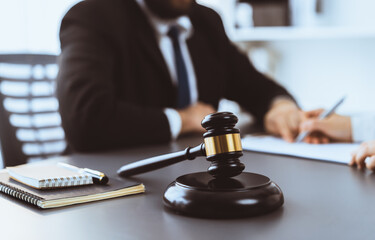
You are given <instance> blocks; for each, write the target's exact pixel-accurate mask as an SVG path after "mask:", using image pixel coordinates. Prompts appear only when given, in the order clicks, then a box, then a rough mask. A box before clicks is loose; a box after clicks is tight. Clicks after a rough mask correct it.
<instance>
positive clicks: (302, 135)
mask: <svg viewBox="0 0 375 240" xmlns="http://www.w3.org/2000/svg"><path fill="white" fill-rule="evenodd" d="M344 100H345V96H344V97H342V98H341V99H340V101H338V102H337V103H336V104H335V105H334V106H333V107H332V108H331V109H328V110H326V111H324V112H322V114H320V116H319V120H322V119H325V118H327V117H329V116H330V115H331V114H332V113H334V112H335V111H336V109H337V108H338V107H339V106H340V105H341V104H342V103H343V102H344ZM309 134H310V131H304V132H301V133H300V134H299V135H298V137H297V138H296V142H297V143H300V142H302V141H303V139H305V137H307V135H309Z"/></svg>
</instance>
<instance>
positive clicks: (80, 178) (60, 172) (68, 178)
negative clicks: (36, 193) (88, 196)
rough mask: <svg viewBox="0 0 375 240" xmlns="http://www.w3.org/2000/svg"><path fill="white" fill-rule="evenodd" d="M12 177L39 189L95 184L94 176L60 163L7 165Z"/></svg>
mask: <svg viewBox="0 0 375 240" xmlns="http://www.w3.org/2000/svg"><path fill="white" fill-rule="evenodd" d="M6 169H7V170H8V173H9V175H10V177H11V178H13V179H14V180H16V181H19V182H21V183H23V184H26V185H28V186H30V187H33V188H37V189H46V188H58V187H70V186H79V185H88V184H93V180H92V177H91V176H89V175H87V174H83V173H79V172H77V171H74V170H71V169H67V168H64V167H62V166H60V165H59V164H56V163H53V164H23V165H19V166H16V167H7V168H6Z"/></svg>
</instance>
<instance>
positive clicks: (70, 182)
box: [41, 175, 93, 188]
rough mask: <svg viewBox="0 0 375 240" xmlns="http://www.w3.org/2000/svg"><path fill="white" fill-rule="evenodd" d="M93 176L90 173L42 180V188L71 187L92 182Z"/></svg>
mask: <svg viewBox="0 0 375 240" xmlns="http://www.w3.org/2000/svg"><path fill="white" fill-rule="evenodd" d="M92 183H93V180H92V177H90V176H88V175H79V176H77V177H62V178H51V179H46V180H44V181H41V187H42V188H54V187H69V186H78V185H86V184H92Z"/></svg>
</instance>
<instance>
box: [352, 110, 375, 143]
mask: <svg viewBox="0 0 375 240" xmlns="http://www.w3.org/2000/svg"><path fill="white" fill-rule="evenodd" d="M350 120H351V126H352V138H353V142H363V141H369V140H374V139H375V126H374V125H375V114H368V113H367V114H363V115H357V116H352V117H351V118H350Z"/></svg>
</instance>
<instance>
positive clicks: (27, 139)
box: [0, 54, 66, 167]
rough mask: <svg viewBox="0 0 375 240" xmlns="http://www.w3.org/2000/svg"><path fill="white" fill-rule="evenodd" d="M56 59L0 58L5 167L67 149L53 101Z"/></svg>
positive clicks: (37, 56) (0, 123)
mask: <svg viewBox="0 0 375 240" xmlns="http://www.w3.org/2000/svg"><path fill="white" fill-rule="evenodd" d="M56 58H57V57H56V56H54V55H41V54H7V55H0V143H1V149H2V151H1V152H2V156H3V163H4V167H7V166H14V165H18V164H24V163H26V162H30V161H35V160H41V159H44V158H47V157H51V156H56V155H60V154H61V153H62V152H63V151H64V150H65V148H66V142H65V136H64V132H63V130H62V128H61V119H60V115H59V113H58V102H57V99H56V97H55V77H56V75H57V69H58V68H57V64H56Z"/></svg>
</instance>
